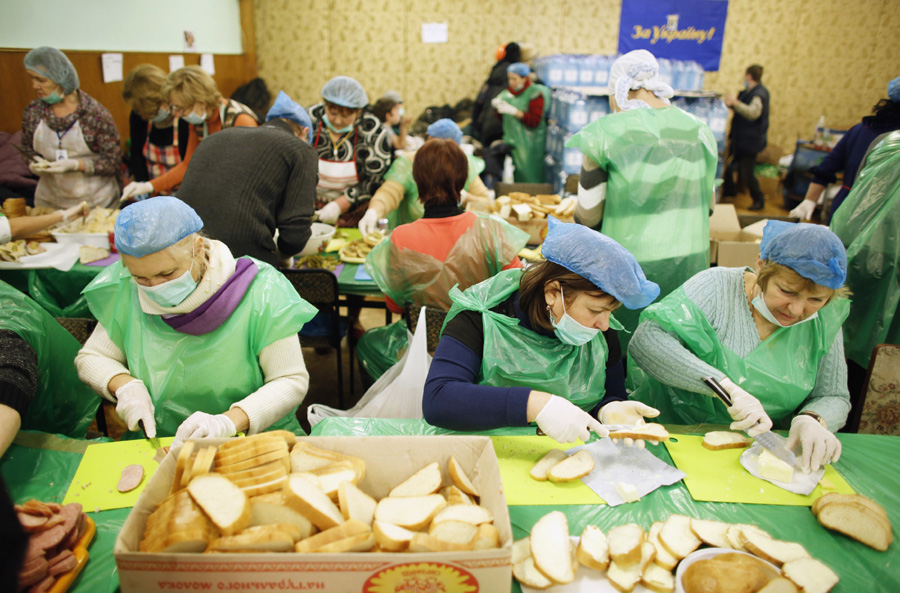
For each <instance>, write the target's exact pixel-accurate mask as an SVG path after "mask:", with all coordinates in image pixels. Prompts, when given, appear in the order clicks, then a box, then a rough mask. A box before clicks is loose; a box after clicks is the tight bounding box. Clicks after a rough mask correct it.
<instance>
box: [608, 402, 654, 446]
mask: <svg viewBox="0 0 900 593" xmlns="http://www.w3.org/2000/svg"><path fill="white" fill-rule="evenodd" d="M657 416H659V410H657V409H656V408H651V407H650V406H648V405H647V404H642V403H641V402H637V401H622V402H610V403H608V404H606V405H605V406H603V407H602V408H600V422H602V423H603V424H628V425H630V426H640V425H642V424H646V423H647V422H646V421H645V420H644V418H656V417H657ZM613 440H614V441H618V440H619V439H616V438H613ZM624 442H625V446H626V447H631V446H633V445H635V444H636V445H637V446H638V447H639V448H640V449H643V448H644V446H645V443H644V439H638V440H637V441H636V442H635V440H634V439H624ZM650 442H651V443H653V444H654V445H658V444H659V442H658V441H650Z"/></svg>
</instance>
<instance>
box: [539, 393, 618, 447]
mask: <svg viewBox="0 0 900 593" xmlns="http://www.w3.org/2000/svg"><path fill="white" fill-rule="evenodd" d="M534 421H535V422H537V425H538V427H540V429H541V430H542V431H543V432H544V434H545V435H547V436H548V437H550V438H552V439H553V440H555V441H558V442H560V443H574V442H575V441H576V440H578V439H581V440H582V441H584V442H587V440H588V439H589V438H590V436H591V432H590V431H592V430H593V431H594V432H596V433H597V434H599V435H600V436H602V437H605V436H607V435H608V434H609V431H608V430H606V427H605V426H603V425H602V424H600V422H599V421H598V420H597V419H596V418H594V417H593V416H591V415H590V414H588V413H587V412H585V411H584V410H582V409H581V408H579V407H578V406H576V405H575V404H573V403H572V402H570V401H569V400H567V399H566V398H564V397H559V396H558V395H554V396H551V397H550V401H548V402H547V403H546V404H544V407H543V408H541V411H540V412H538V415H537V417H536V418H535V419H534Z"/></svg>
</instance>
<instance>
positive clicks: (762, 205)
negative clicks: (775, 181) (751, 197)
mask: <svg viewBox="0 0 900 593" xmlns="http://www.w3.org/2000/svg"><path fill="white" fill-rule="evenodd" d="M765 207H766V203H765V202H753V205H752V206H750V207H749V208H747V210H762V209H763V208H765Z"/></svg>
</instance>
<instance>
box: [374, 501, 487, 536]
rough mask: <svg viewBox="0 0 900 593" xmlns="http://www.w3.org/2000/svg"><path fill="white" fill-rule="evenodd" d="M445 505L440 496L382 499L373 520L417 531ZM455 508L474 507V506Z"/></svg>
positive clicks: (445, 502)
mask: <svg viewBox="0 0 900 593" xmlns="http://www.w3.org/2000/svg"><path fill="white" fill-rule="evenodd" d="M446 505H447V501H445V500H444V497H443V496H441V495H440V494H429V495H428V496H403V497H398V498H391V497H387V498H382V499H381V500H380V501H379V502H378V505H377V506H376V507H375V520H376V521H385V522H387V523H393V524H394V525H399V526H400V527H406V528H407V529H412V530H413V531H417V530H419V529H422V528H423V527H425V526H426V525H428V524H429V523H431V520H432V519H434V518H435V515H437V514H438V513H439V512H440V511H441V509H443V508H444V507H445V506H446ZM457 506H469V507H474V505H457ZM474 508H478V507H474Z"/></svg>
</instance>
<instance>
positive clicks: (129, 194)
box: [119, 181, 153, 202]
mask: <svg viewBox="0 0 900 593" xmlns="http://www.w3.org/2000/svg"><path fill="white" fill-rule="evenodd" d="M150 193H153V184H152V183H150V182H149V181H132V182H131V183H129V184H128V185H126V186H125V189H124V190H123V191H122V197H121V198H119V201H121V202H124V201H125V200H127V199H128V198H133V197H134V196H142V195H144V194H150Z"/></svg>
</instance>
